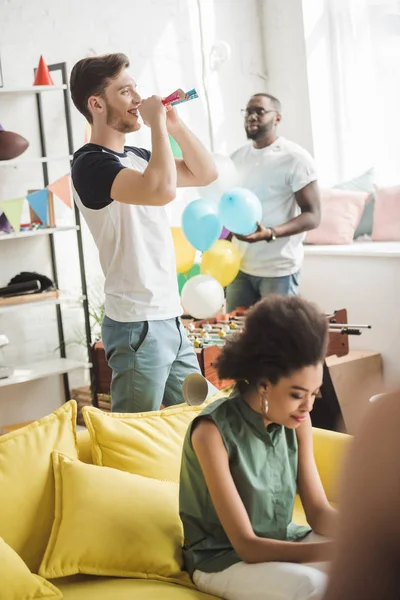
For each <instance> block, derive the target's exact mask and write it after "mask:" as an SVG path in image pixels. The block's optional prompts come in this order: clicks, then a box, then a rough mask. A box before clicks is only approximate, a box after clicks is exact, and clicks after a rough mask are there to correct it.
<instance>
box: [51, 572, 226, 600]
mask: <svg viewBox="0 0 400 600" xmlns="http://www.w3.org/2000/svg"><path fill="white" fill-rule="evenodd" d="M55 583H57V587H58V589H59V590H61V592H62V593H63V594H64V600H100V599H101V600H219V599H217V598H215V596H209V595H208V594H203V593H201V592H198V591H197V590H195V589H191V588H185V587H180V586H179V585H175V584H173V583H164V582H161V581H152V580H151V579H146V580H143V579H111V578H108V577H87V576H84V577H73V578H72V577H68V578H65V579H57V580H56V582H55Z"/></svg>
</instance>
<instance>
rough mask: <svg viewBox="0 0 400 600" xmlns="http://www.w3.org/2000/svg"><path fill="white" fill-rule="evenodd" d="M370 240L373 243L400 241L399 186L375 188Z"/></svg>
mask: <svg viewBox="0 0 400 600" xmlns="http://www.w3.org/2000/svg"><path fill="white" fill-rule="evenodd" d="M372 239H373V241H374V242H399V241H400V186H394V187H385V188H377V190H376V195H375V211H374V226H373V229H372Z"/></svg>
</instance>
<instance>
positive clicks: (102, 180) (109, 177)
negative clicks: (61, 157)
mask: <svg viewBox="0 0 400 600" xmlns="http://www.w3.org/2000/svg"><path fill="white" fill-rule="evenodd" d="M125 168H126V167H124V165H122V164H121V162H120V161H119V159H118V157H117V156H114V155H113V154H111V153H109V152H85V153H84V154H81V155H80V156H78V157H77V158H76V159H75V160H74V162H73V164H72V168H71V178H72V183H73V185H74V188H75V190H76V192H77V194H78V196H79V198H80V200H81V202H82V204H83V205H84V206H86V208H91V209H93V210H100V209H101V208H105V207H106V206H108V205H109V204H111V203H112V202H113V199H112V198H111V197H110V193H111V188H112V184H113V183H114V179H115V177H116V176H117V175H118V173H119V172H120V171H121V169H125Z"/></svg>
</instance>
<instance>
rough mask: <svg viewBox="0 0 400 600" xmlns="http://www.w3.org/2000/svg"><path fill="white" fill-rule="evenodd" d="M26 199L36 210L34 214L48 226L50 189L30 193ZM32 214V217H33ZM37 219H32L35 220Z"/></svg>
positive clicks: (33, 209)
mask: <svg viewBox="0 0 400 600" xmlns="http://www.w3.org/2000/svg"><path fill="white" fill-rule="evenodd" d="M26 199H27V200H28V202H29V206H30V208H31V209H32V211H34V214H35V215H36V216H37V217H38V219H39V221H40V222H41V223H42V225H44V226H45V227H47V210H48V203H49V190H46V189H44V190H38V191H36V192H33V193H31V194H29V193H28V195H27V197H26ZM32 216H33V215H31V219H32ZM35 220H36V219H32V221H35Z"/></svg>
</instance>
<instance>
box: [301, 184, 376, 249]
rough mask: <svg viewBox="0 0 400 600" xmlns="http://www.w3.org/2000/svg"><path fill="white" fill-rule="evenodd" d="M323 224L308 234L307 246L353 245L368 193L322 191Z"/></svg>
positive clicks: (334, 190)
mask: <svg viewBox="0 0 400 600" xmlns="http://www.w3.org/2000/svg"><path fill="white" fill-rule="evenodd" d="M320 194H321V223H320V225H319V227H317V228H316V229H312V230H311V231H308V232H307V235H306V239H305V242H306V243H307V244H352V242H353V238H354V232H355V230H356V228H357V226H358V224H359V223H360V219H361V215H362V212H363V210H364V207H365V203H366V202H367V199H368V196H369V193H368V192H353V191H351V190H340V189H337V188H331V189H321V190H320Z"/></svg>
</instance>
